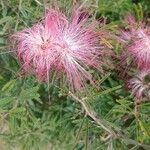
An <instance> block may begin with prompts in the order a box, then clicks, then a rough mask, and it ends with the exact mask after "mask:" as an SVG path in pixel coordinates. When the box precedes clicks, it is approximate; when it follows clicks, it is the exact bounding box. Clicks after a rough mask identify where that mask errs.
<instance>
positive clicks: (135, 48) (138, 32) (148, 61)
mask: <svg viewBox="0 0 150 150" xmlns="http://www.w3.org/2000/svg"><path fill="white" fill-rule="evenodd" d="M126 22H127V24H128V29H127V30H125V29H120V30H119V31H120V38H119V39H120V40H121V41H122V42H124V43H125V47H126V49H127V52H126V53H127V54H129V55H131V56H132V57H133V58H134V62H135V63H136V65H137V68H138V69H140V70H143V69H146V70H150V27H148V26H146V25H145V24H144V23H138V22H136V20H135V18H134V17H133V16H132V15H129V16H127V17H126Z"/></svg>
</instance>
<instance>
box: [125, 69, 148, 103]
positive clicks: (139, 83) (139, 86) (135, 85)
mask: <svg viewBox="0 0 150 150" xmlns="http://www.w3.org/2000/svg"><path fill="white" fill-rule="evenodd" d="M128 86H129V88H130V89H131V91H132V95H133V96H135V97H136V98H137V99H138V100H142V99H143V98H150V71H142V72H140V73H139V74H138V75H136V76H135V77H134V78H132V79H131V80H129V82H128Z"/></svg>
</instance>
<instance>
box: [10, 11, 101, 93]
mask: <svg viewBox="0 0 150 150" xmlns="http://www.w3.org/2000/svg"><path fill="white" fill-rule="evenodd" d="M87 21H88V15H87V13H83V12H75V13H74V14H73V15H72V17H71V18H69V19H68V18H67V17H66V16H64V15H63V14H62V13H60V12H59V11H56V10H53V9H51V10H49V11H48V13H47V15H46V16H45V18H44V19H43V20H42V21H41V22H39V23H37V24H35V25H33V26H32V27H31V28H27V29H24V30H23V31H20V32H17V33H16V34H14V35H13V37H14V39H15V41H16V43H17V44H16V45H17V50H16V54H17V56H18V58H19V60H20V62H21V64H22V66H23V68H24V69H25V70H26V71H28V70H32V71H33V72H34V73H35V74H36V75H37V77H38V78H39V79H40V80H43V79H45V78H46V77H47V76H48V75H49V74H50V73H51V72H52V70H55V71H56V72H64V73H65V74H66V76H67V80H68V83H69V85H70V87H71V88H72V89H73V90H75V91H77V90H80V88H81V87H84V86H85V82H86V80H90V81H91V82H92V76H91V74H90V73H89V72H88V67H90V66H92V67H94V68H96V69H99V66H100V64H101V62H100V59H99V56H100V55H101V45H100V38H99V33H97V32H96V31H94V30H93V28H92V25H91V24H90V23H89V22H87Z"/></svg>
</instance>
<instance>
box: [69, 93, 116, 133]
mask: <svg viewBox="0 0 150 150" xmlns="http://www.w3.org/2000/svg"><path fill="white" fill-rule="evenodd" d="M69 95H70V96H71V97H72V98H73V99H75V100H76V101H78V102H79V103H80V104H81V105H82V106H83V108H84V110H85V112H86V114H87V115H88V116H89V117H91V118H92V119H93V120H94V121H95V122H96V124H98V125H99V126H101V127H102V128H103V129H104V130H105V131H107V132H108V133H110V134H111V135H116V134H115V132H114V131H113V130H112V129H111V128H110V127H106V122H105V121H104V120H103V119H102V118H100V117H98V115H97V114H96V112H95V111H93V110H92V109H90V108H89V106H87V104H86V103H85V102H84V100H81V99H79V98H78V97H77V96H75V95H74V94H73V93H71V92H69Z"/></svg>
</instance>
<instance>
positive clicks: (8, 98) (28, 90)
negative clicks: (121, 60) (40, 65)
mask: <svg viewBox="0 0 150 150" xmlns="http://www.w3.org/2000/svg"><path fill="white" fill-rule="evenodd" d="M82 2H83V1H81V0H80V1H79V2H78V3H79V4H81V3H82ZM43 4H44V3H43V1H42V0H5V1H4V0H0V149H1V150H9V149H10V150H11V149H15V148H18V149H20V150H22V149H26V150H32V149H33V150H38V149H39V150H46V149H47V150H49V149H51V150H106V149H107V150H128V149H131V150H141V149H142V150H143V149H145V150H149V149H150V146H148V145H149V144H150V118H149V112H150V103H149V102H145V103H142V104H140V105H139V106H135V104H134V101H133V98H132V97H131V96H130V93H128V92H127V90H126V89H125V88H124V85H123V81H122V80H121V79H119V78H118V77H117V74H116V73H115V71H113V70H111V73H108V74H105V75H99V73H97V72H96V73H95V72H94V71H93V70H92V71H91V72H93V74H95V76H96V77H97V78H98V81H99V82H98V83H99V85H98V86H99V87H100V89H99V90H96V89H95V88H93V87H91V86H89V87H88V92H87V93H82V94H83V95H82V97H85V99H86V100H85V102H86V103H87V104H88V105H89V106H90V107H91V108H92V109H93V110H95V112H96V113H97V114H98V115H99V116H100V117H102V118H103V119H106V120H107V125H108V126H110V127H111V128H113V129H115V130H117V131H122V133H123V134H124V137H120V138H115V137H112V138H110V139H108V140H106V141H105V140H104V139H105V138H106V137H107V136H108V133H107V132H106V131H104V130H103V129H102V128H101V127H100V126H98V125H97V124H96V123H95V122H94V121H93V120H92V119H91V118H90V117H89V116H87V115H86V113H85V111H84V109H83V108H82V106H81V105H80V104H79V103H78V102H77V101H75V100H73V98H70V97H68V94H67V90H66V89H65V88H64V87H63V86H64V85H63V83H60V84H58V83H57V82H53V83H51V84H50V85H48V84H47V83H39V82H38V81H37V80H36V79H35V77H34V76H33V75H25V74H24V73H22V71H21V69H20V66H19V64H18V63H17V61H16V59H15V57H14V56H13V55H11V53H12V49H11V46H12V45H10V42H9V40H8V37H9V35H11V34H12V33H13V32H15V31H17V30H20V29H22V28H24V27H27V26H31V24H32V23H35V22H36V21H37V20H38V19H40V18H41V17H42V15H43V13H44V5H43ZM58 4H59V6H60V8H61V9H62V10H63V11H65V12H67V11H70V10H69V9H70V8H71V6H72V4H73V1H71V0H65V1H63V0H60V1H58ZM47 5H52V1H48V3H47ZM85 7H88V8H90V9H91V11H93V12H94V13H96V15H97V17H99V16H100V17H101V16H102V17H106V18H107V19H108V22H110V23H108V24H107V25H106V28H109V29H112V30H115V28H114V26H115V27H116V26H117V25H118V23H119V22H122V19H123V17H124V16H125V14H127V13H129V12H134V13H135V14H136V15H137V17H138V19H141V18H142V13H141V10H143V12H144V14H145V15H146V16H147V17H148V16H149V15H150V3H149V1H148V0H139V3H135V2H133V1H132V0H99V1H97V0H94V1H90V0H87V2H86V3H85ZM115 44H116V45H117V43H115ZM116 47H117V46H116ZM115 51H117V48H116V50H115ZM59 85H61V86H59Z"/></svg>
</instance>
